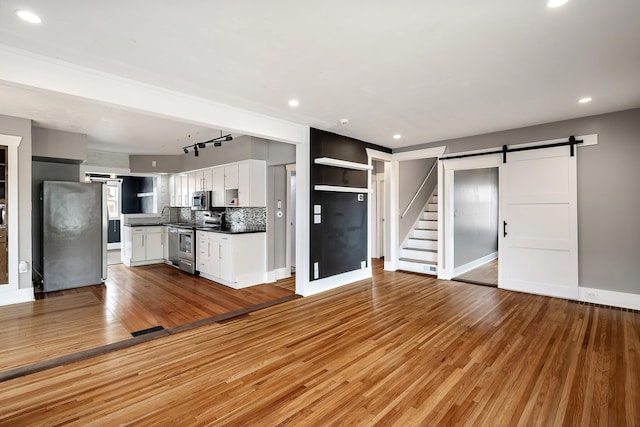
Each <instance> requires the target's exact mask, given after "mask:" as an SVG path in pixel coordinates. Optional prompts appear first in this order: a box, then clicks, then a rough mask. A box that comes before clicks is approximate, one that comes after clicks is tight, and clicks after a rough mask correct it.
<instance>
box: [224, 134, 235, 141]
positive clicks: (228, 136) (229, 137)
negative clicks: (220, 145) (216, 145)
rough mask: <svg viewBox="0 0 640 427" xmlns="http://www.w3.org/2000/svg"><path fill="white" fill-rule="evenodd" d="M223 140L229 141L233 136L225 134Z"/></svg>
mask: <svg viewBox="0 0 640 427" xmlns="http://www.w3.org/2000/svg"><path fill="white" fill-rule="evenodd" d="M224 140H225V141H231V140H233V137H232V136H231V135H227V136H226V138H225V139H224Z"/></svg>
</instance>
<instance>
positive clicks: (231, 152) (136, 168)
mask: <svg viewBox="0 0 640 427" xmlns="http://www.w3.org/2000/svg"><path fill="white" fill-rule="evenodd" d="M199 154H200V155H199V156H198V157H196V156H195V155H194V154H193V151H189V154H184V153H182V154H181V153H176V154H175V155H168V156H156V155H131V156H130V157H129V167H130V168H131V172H135V173H161V172H163V173H177V172H185V171H191V170H195V169H203V168H207V167H210V166H217V165H222V164H225V163H233V162H239V161H242V160H247V159H256V160H266V161H267V165H268V166H272V165H282V164H289V163H295V162H296V148H295V145H294V144H286V143H284V142H277V141H270V140H267V139H262V138H254V137H250V136H240V137H237V138H234V139H233V141H229V142H223V143H222V146H221V147H214V146H213V145H212V144H207V148H204V149H203V148H201V149H200V150H199ZM153 161H155V162H156V167H153V166H152V162H153Z"/></svg>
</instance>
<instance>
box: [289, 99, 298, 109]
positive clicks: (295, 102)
mask: <svg viewBox="0 0 640 427" xmlns="http://www.w3.org/2000/svg"><path fill="white" fill-rule="evenodd" d="M298 105H300V101H298V100H297V99H290V100H289V107H297V106H298Z"/></svg>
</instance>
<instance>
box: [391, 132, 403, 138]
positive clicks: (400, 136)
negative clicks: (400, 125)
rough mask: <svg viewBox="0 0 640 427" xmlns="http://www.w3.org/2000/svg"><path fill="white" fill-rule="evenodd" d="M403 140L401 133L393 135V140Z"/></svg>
mask: <svg viewBox="0 0 640 427" xmlns="http://www.w3.org/2000/svg"><path fill="white" fill-rule="evenodd" d="M400 138H402V135H400V134H399V133H396V134H395V135H393V139H400Z"/></svg>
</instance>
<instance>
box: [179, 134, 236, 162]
mask: <svg viewBox="0 0 640 427" xmlns="http://www.w3.org/2000/svg"><path fill="white" fill-rule="evenodd" d="M189 138H191V135H189ZM223 141H233V136H231V134H227V135H222V131H220V136H219V137H217V138H213V139H210V140H209V141H204V142H196V143H195V144H190V145H187V146H184V147H182V151H184V154H189V148H191V149H193V154H194V155H195V156H196V157H198V156H199V155H200V152H199V151H198V150H199V149H201V148H207V144H213V146H214V147H221V146H222V142H223Z"/></svg>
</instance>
